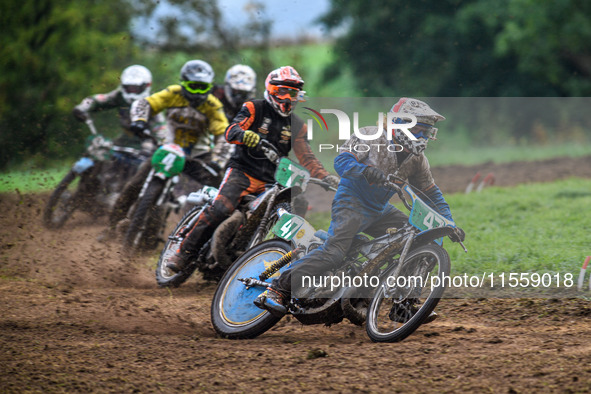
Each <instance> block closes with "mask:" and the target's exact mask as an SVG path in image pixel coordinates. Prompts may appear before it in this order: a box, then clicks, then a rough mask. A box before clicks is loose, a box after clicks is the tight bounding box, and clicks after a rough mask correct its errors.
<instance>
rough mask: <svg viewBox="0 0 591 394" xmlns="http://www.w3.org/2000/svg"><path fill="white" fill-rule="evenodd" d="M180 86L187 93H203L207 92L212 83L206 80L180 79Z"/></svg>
mask: <svg viewBox="0 0 591 394" xmlns="http://www.w3.org/2000/svg"><path fill="white" fill-rule="evenodd" d="M181 86H182V87H183V88H185V90H186V91H187V92H189V93H193V94H195V93H199V94H204V93H207V92H209V90H210V89H211V88H212V87H213V84H212V83H207V82H191V81H182V82H181Z"/></svg>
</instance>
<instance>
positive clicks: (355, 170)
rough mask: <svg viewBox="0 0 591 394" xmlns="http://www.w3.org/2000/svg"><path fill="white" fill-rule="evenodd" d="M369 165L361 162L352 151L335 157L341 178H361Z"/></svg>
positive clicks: (335, 167)
mask: <svg viewBox="0 0 591 394" xmlns="http://www.w3.org/2000/svg"><path fill="white" fill-rule="evenodd" d="M366 167H367V165H365V164H363V163H360V162H359V161H358V160H357V156H355V154H354V153H351V152H342V153H339V154H338V156H337V157H335V159H334V169H335V170H336V172H337V174H339V176H340V177H341V178H349V179H359V178H362V177H363V170H364V169H365V168H366Z"/></svg>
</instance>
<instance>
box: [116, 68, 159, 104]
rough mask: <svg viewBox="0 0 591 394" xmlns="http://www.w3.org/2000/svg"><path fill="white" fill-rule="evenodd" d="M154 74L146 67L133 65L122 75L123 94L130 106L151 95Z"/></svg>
mask: <svg viewBox="0 0 591 394" xmlns="http://www.w3.org/2000/svg"><path fill="white" fill-rule="evenodd" d="M151 86H152V73H151V72H150V70H148V69H147V68H146V67H144V66H140V65H137V64H136V65H133V66H129V67H127V68H126V69H125V70H123V72H122V73H121V93H122V94H123V98H124V99H125V101H127V102H128V103H129V104H131V103H132V102H134V101H135V100H139V99H142V98H146V97H148V96H149V95H150V87H151Z"/></svg>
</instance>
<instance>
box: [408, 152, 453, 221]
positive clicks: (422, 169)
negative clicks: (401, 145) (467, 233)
mask: <svg viewBox="0 0 591 394" xmlns="http://www.w3.org/2000/svg"><path fill="white" fill-rule="evenodd" d="M415 165H416V167H415V168H414V171H413V173H412V175H410V176H409V177H408V181H409V183H410V184H411V185H413V186H414V187H416V188H417V189H419V190H420V191H421V192H422V193H423V195H424V196H425V197H427V198H425V199H424V200H425V202H426V203H427V204H429V206H430V207H432V208H434V209H435V210H437V212H439V213H440V214H442V215H443V217H445V218H446V219H449V220H452V221H453V219H452V216H451V210H450V209H449V205H448V203H447V202H446V201H445V198H444V197H443V193H442V192H441V189H439V187H438V186H437V185H436V184H435V181H434V180H433V175H432V173H431V167H430V166H429V160H427V157H426V156H425V155H422V156H420V160H417V161H416V164H415ZM421 197H423V196H421Z"/></svg>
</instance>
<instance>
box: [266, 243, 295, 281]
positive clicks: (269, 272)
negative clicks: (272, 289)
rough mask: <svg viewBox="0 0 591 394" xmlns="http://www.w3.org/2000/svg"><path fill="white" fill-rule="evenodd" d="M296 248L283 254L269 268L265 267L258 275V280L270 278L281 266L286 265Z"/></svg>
mask: <svg viewBox="0 0 591 394" xmlns="http://www.w3.org/2000/svg"><path fill="white" fill-rule="evenodd" d="M297 251H298V249H297V248H296V249H294V250H291V251H289V252H288V253H287V254H285V255H283V256H282V257H281V258H280V259H279V260H277V261H274V262H273V263H272V264H271V265H270V266H269V268H267V269H266V270H265V271H264V272H263V273H262V274H260V275H259V279H260V280H267V279H268V278H270V277H271V276H272V275H273V274H274V273H275V272H277V271H279V270H280V269H281V268H282V267H284V266H285V265H287V264H288V263H289V262H290V261H291V258H292V257H293V256H294V255H295V253H296V252H297Z"/></svg>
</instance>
